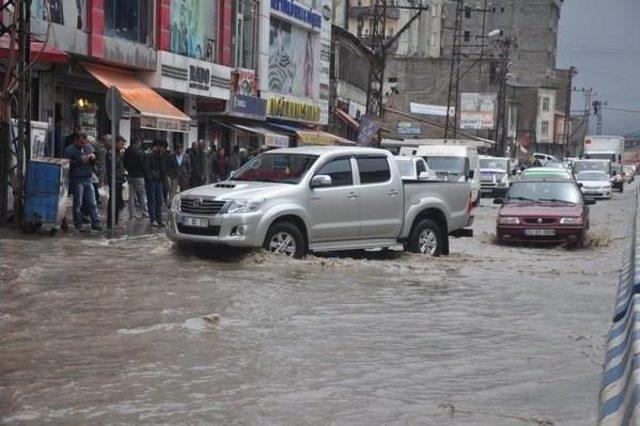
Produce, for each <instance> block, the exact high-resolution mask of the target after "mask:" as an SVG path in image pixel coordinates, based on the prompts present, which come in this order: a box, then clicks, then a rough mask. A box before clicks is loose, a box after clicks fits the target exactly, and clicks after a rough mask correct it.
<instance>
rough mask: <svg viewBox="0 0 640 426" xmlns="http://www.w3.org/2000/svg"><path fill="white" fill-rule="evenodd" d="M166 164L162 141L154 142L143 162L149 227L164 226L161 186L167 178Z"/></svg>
mask: <svg viewBox="0 0 640 426" xmlns="http://www.w3.org/2000/svg"><path fill="white" fill-rule="evenodd" d="M167 163H168V162H167V160H166V155H165V153H164V141H162V140H156V141H154V142H153V149H152V151H151V152H150V153H149V154H147V156H146V162H145V165H146V167H145V169H146V170H145V171H146V177H147V182H148V183H149V191H148V193H147V206H148V208H149V220H150V222H151V226H154V227H157V226H165V225H164V223H163V221H162V205H163V194H162V185H163V182H164V181H165V180H166V178H167V176H168V173H167Z"/></svg>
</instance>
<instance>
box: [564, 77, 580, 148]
mask: <svg viewBox="0 0 640 426" xmlns="http://www.w3.org/2000/svg"><path fill="white" fill-rule="evenodd" d="M577 74H578V72H577V71H576V68H575V67H573V66H572V67H570V68H569V71H568V73H567V91H566V97H565V108H564V129H563V130H564V140H563V145H564V146H563V150H562V156H563V158H564V157H566V156H567V152H568V149H569V142H570V138H571V135H570V133H571V93H572V92H571V87H572V83H573V77H575V76H576V75H577Z"/></svg>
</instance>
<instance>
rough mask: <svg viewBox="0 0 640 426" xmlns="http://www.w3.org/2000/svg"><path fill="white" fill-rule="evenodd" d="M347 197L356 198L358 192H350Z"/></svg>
mask: <svg viewBox="0 0 640 426" xmlns="http://www.w3.org/2000/svg"><path fill="white" fill-rule="evenodd" d="M347 198H348V199H350V200H355V199H356V198H358V194H356V193H355V192H350V193H349V195H347Z"/></svg>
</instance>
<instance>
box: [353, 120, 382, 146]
mask: <svg viewBox="0 0 640 426" xmlns="http://www.w3.org/2000/svg"><path fill="white" fill-rule="evenodd" d="M379 130H380V125H378V123H376V122H375V121H374V119H373V118H372V117H371V116H370V115H369V114H366V115H363V116H362V118H361V119H360V131H359V132H358V145H359V146H372V145H374V144H375V140H376V138H377V136H378V131H379Z"/></svg>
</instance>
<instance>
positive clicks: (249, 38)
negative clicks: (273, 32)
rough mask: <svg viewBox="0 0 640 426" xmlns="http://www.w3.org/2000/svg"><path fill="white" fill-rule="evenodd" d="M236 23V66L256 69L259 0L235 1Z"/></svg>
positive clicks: (234, 38) (234, 46) (234, 40)
mask: <svg viewBox="0 0 640 426" xmlns="http://www.w3.org/2000/svg"><path fill="white" fill-rule="evenodd" d="M233 7H234V16H235V17H236V23H235V26H234V35H233V49H234V52H235V54H234V66H235V67H237V68H245V69H255V67H256V48H257V35H258V2H257V1H255V0H238V1H236V2H234V3H233Z"/></svg>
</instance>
